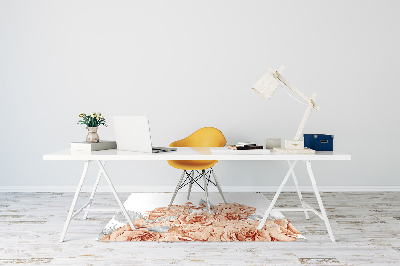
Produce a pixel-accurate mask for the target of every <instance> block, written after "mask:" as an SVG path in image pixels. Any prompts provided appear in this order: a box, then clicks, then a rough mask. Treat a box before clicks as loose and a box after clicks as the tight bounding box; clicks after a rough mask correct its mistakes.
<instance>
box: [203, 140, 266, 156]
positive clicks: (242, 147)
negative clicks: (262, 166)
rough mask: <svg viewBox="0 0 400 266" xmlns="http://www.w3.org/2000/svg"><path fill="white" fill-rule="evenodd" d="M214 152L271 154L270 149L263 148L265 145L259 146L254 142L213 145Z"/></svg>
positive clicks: (226, 153)
mask: <svg viewBox="0 0 400 266" xmlns="http://www.w3.org/2000/svg"><path fill="white" fill-rule="evenodd" d="M211 153H212V154H221V155H228V154H238V155H239V154H254V155H256V154H260V155H264V154H270V151H269V150H266V149H264V148H263V146H257V144H256V143H254V142H238V144H236V145H227V146H226V147H212V148H211Z"/></svg>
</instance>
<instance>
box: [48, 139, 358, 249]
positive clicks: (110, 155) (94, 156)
mask: <svg viewBox="0 0 400 266" xmlns="http://www.w3.org/2000/svg"><path fill="white" fill-rule="evenodd" d="M43 160H62V161H72V160H74V161H76V160H78V161H85V164H84V168H83V173H82V176H81V179H80V181H79V184H78V187H77V189H76V192H75V196H74V199H73V201H72V204H71V208H70V210H69V213H68V217H67V220H66V221H65V225H64V229H63V231H62V233H61V238H60V242H63V241H64V238H65V234H66V232H67V229H68V225H69V223H70V221H71V219H72V218H73V217H75V216H76V215H77V214H78V213H80V212H81V211H83V210H84V211H85V214H84V217H83V218H84V219H86V217H87V214H88V212H89V211H115V210H99V209H90V206H91V204H92V201H93V198H94V195H95V193H96V189H97V185H98V183H99V181H100V178H101V176H102V175H104V177H105V178H106V180H107V182H108V184H109V186H110V188H111V191H112V192H113V194H114V196H115V199H116V200H117V202H118V204H119V206H120V208H121V210H122V212H123V213H124V215H125V217H126V219H127V221H128V222H129V224H130V225H131V228H135V227H134V226H133V223H132V221H131V219H130V218H129V215H128V213H127V212H126V210H125V208H124V206H123V204H122V202H121V200H120V199H119V197H118V195H117V192H116V191H115V189H114V187H113V185H112V182H111V179H110V177H109V176H108V174H107V172H106V170H105V167H104V165H105V162H106V161H143V160H146V161H164V160H225V161H237V160H240V161H287V162H288V165H289V170H288V172H287V173H286V175H285V177H284V179H283V181H282V183H281V185H280V186H279V188H278V190H277V192H276V193H275V196H274V198H273V200H272V202H271V204H270V206H269V207H268V209H267V211H266V213H265V215H264V218H263V220H262V221H261V223H260V225H259V227H258V229H261V228H262V226H263V224H264V223H265V221H266V219H267V218H268V215H269V214H270V213H271V211H272V210H278V211H304V214H305V216H306V219H309V216H308V212H309V211H311V212H313V213H315V214H316V215H317V216H318V217H320V218H321V219H322V220H323V221H324V222H325V225H326V228H327V230H328V234H329V237H330V239H331V241H332V242H335V238H334V236H333V233H332V230H331V227H330V224H329V220H328V217H327V215H326V212H325V208H324V205H323V203H322V200H321V196H320V194H319V191H318V187H317V184H316V182H315V178H314V174H313V172H312V169H311V161H337V160H351V156H350V155H347V154H343V153H340V152H316V154H313V155H306V154H304V155H303V154H300V155H299V154H274V153H273V152H272V153H271V154H266V155H258V154H257V155H238V154H229V152H227V154H212V153H211V150H210V148H204V147H202V148H177V151H176V152H169V153H141V152H129V151H118V150H103V151H92V152H85V151H71V150H63V151H59V152H55V153H51V154H47V155H44V156H43ZM91 161H97V164H98V165H99V167H100V170H99V173H98V175H97V179H96V182H95V185H94V187H93V190H92V194H91V196H90V199H89V201H88V202H87V203H86V204H84V205H83V206H82V207H81V208H80V209H78V210H77V211H75V212H74V210H75V205H76V202H77V200H78V196H79V193H80V191H81V188H82V185H83V182H84V180H85V177H86V173H87V169H88V166H89V163H90V162H91ZM298 161H304V162H305V163H306V166H307V171H308V174H309V177H310V180H311V184H312V186H313V189H314V192H315V196H316V198H317V201H318V205H319V208H320V210H321V213H319V212H318V211H316V210H315V209H314V208H312V207H311V206H310V205H309V204H307V203H306V202H305V201H304V200H303V198H302V195H301V191H300V189H299V186H298V182H297V178H296V175H295V173H294V170H293V169H294V167H295V165H296V163H297V162H298ZM290 176H291V177H292V178H293V180H294V183H295V186H296V189H297V194H298V196H299V199H300V204H301V205H302V208H274V205H275V203H276V201H277V199H278V197H279V194H280V193H281V192H282V189H283V187H284V186H285V184H286V182H287V180H288V179H289V177H290Z"/></svg>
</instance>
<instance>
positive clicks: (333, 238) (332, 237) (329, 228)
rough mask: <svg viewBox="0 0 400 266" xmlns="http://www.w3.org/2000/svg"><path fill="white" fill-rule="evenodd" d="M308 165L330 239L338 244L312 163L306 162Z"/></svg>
mask: <svg viewBox="0 0 400 266" xmlns="http://www.w3.org/2000/svg"><path fill="white" fill-rule="evenodd" d="M306 164H307V171H308V175H309V176H310V180H311V184H312V187H313V189H314V193H315V197H316V198H317V201H318V205H319V208H320V210H321V214H322V218H323V220H324V222H325V226H326V229H327V230H328V234H329V237H330V239H331V241H332V242H336V241H335V237H334V236H333V233H332V229H331V225H330V224H329V220H328V216H327V215H326V212H325V207H324V204H323V203H322V200H321V196H320V195H319V191H318V187H317V183H316V182H315V178H314V174H313V171H312V169H311V161H306Z"/></svg>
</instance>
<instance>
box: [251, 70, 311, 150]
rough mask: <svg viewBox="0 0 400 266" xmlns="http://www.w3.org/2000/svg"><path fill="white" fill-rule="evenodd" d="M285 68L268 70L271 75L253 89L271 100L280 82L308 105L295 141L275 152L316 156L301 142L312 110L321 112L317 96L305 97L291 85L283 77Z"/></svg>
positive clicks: (287, 142)
mask: <svg viewBox="0 0 400 266" xmlns="http://www.w3.org/2000/svg"><path fill="white" fill-rule="evenodd" d="M284 68H285V67H284V66H281V67H280V68H279V69H278V70H277V71H275V70H273V69H272V68H268V71H269V72H271V73H267V74H265V75H264V76H263V77H262V78H261V79H260V80H259V81H258V82H257V83H256V85H254V87H253V88H252V89H253V90H255V91H256V92H257V93H259V94H260V95H261V96H262V97H263V98H264V99H265V100H268V99H269V98H271V96H272V94H273V93H274V92H275V90H276V89H277V88H278V86H279V85H280V82H282V83H283V84H285V85H286V86H287V87H289V88H290V89H291V90H292V91H294V92H295V93H297V94H298V95H299V96H300V97H301V98H303V100H304V101H306V102H307V103H308V106H307V109H306V112H305V114H304V116H303V119H302V120H301V123H300V126H299V129H298V130H297V133H296V136H295V137H294V140H285V148H274V151H275V152H277V153H294V154H301V153H306V154H314V153H315V151H314V150H311V149H308V148H304V141H303V140H300V137H301V135H302V132H303V129H304V126H305V125H306V123H307V120H308V117H309V116H310V113H311V110H312V108H314V109H315V110H317V111H318V110H319V106H318V105H316V104H315V100H316V98H317V94H316V93H313V95H312V96H311V99H310V98H308V97H307V96H305V95H304V94H303V93H302V92H301V91H299V90H298V89H297V88H296V87H294V86H293V85H292V84H290V83H289V82H288V81H287V80H286V79H285V78H284V77H282V76H281V73H282V71H283V69H284Z"/></svg>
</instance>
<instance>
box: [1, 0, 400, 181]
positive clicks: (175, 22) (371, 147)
mask: <svg viewBox="0 0 400 266" xmlns="http://www.w3.org/2000/svg"><path fill="white" fill-rule="evenodd" d="M399 10H400V2H399V1H231V0H229V1H214V0H213V1H187V0H181V1H152V0H151V1H149V0H146V1H98V0H96V1H19V0H13V1H7V0H0V108H1V109H0V114H1V125H0V152H1V153H0V167H1V170H0V175H1V176H0V186H2V187H7V186H75V185H76V184H77V180H78V178H79V176H80V173H81V170H82V163H80V162H53V161H43V160H42V155H43V154H46V153H51V152H54V151H57V150H61V149H67V148H68V147H69V143H70V142H71V141H81V140H84V138H85V136H86V130H85V127H84V126H83V125H76V122H77V120H78V114H79V113H81V112H92V111H100V112H102V114H103V115H104V116H105V117H106V119H108V121H109V127H108V128H105V127H102V128H100V129H99V134H100V137H101V138H102V139H114V138H115V137H114V132H113V124H112V117H113V116H114V115H147V116H148V117H149V118H150V123H151V130H152V138H153V144H154V145H155V146H162V145H166V146H167V145H169V143H171V142H172V141H175V140H177V139H180V138H183V137H186V136H187V135H189V134H190V133H192V132H193V131H195V130H197V129H198V128H201V127H204V126H213V127H217V128H219V129H220V130H221V131H222V132H223V133H224V134H225V136H226V138H227V140H228V143H230V144H233V143H236V142H237V141H256V142H257V143H259V144H261V143H262V142H263V139H264V138H265V137H281V138H282V139H283V140H284V139H293V137H294V135H295V132H296V130H297V127H298V124H299V123H300V120H301V118H302V116H303V113H304V111H305V106H303V105H301V104H299V103H297V102H295V101H294V100H292V99H291V98H289V96H288V95H286V93H285V92H284V91H283V90H282V89H280V90H279V91H277V92H276V93H275V94H274V96H273V97H272V98H271V100H269V101H265V100H264V99H262V98H261V97H259V96H258V95H257V94H256V93H254V92H253V91H252V90H250V88H251V87H252V86H253V85H254V84H255V82H257V81H258V79H259V78H261V76H262V75H264V74H265V73H266V72H267V68H268V67H269V66H272V67H274V68H277V67H279V66H280V65H281V64H282V65H284V66H286V69H285V71H284V72H283V74H284V76H285V77H286V78H287V79H288V80H290V81H291V82H292V83H293V84H294V85H295V86H296V87H298V88H299V89H300V90H301V91H303V92H304V93H305V94H306V95H309V96H311V94H312V93H313V92H316V93H317V94H318V98H317V103H318V105H320V106H321V110H320V111H319V112H313V113H312V115H311V117H310V119H309V122H308V124H307V126H306V128H305V130H304V133H326V134H334V135H335V140H334V149H335V150H337V151H342V152H346V153H350V154H351V155H352V156H353V157H352V161H348V162H316V163H314V171H315V174H316V176H317V178H318V184H319V185H324V186H368V185H370V186H378V185H379V186H383V185H384V186H399V185H400V178H399V173H400V171H399V170H400V169H399V159H400V156H399V148H400V145H399V143H400V142H398V141H397V140H398V139H399V135H400V130H399V118H398V117H399V110H400V108H399V104H398V102H399V98H400V92H399V83H398V82H399V79H398V75H399V74H398V73H399V70H400V64H399V62H400V52H399V51H400V37H399V25H400V19H399V16H398V11H399ZM391 143H394V144H391ZM108 167H109V172H110V174H112V175H113V177H114V183H115V185H117V186H124V185H126V186H136V185H137V186H151V185H158V186H174V185H175V184H176V182H177V181H178V179H179V176H180V171H178V170H176V169H173V168H171V167H170V166H169V165H167V163H166V162H110V163H109V164H108ZM286 169H287V165H286V163H285V162H281V163H262V162H219V163H218V164H217V165H216V167H215V170H216V171H217V174H218V176H219V179H220V182H221V183H222V184H223V185H225V186H255V185H259V186H270V185H271V186H275V185H277V184H279V183H280V181H281V178H282V175H283V174H284V173H285V172H286ZM297 169H298V170H297V173H298V176H300V182H301V183H302V184H304V185H309V182H308V181H307V179H306V178H305V174H306V172H305V166H304V165H302V164H301V165H300V166H299V167H297ZM96 171H97V169H95V167H93V169H91V171H90V174H91V179H90V180H93V179H94V175H95V172H96Z"/></svg>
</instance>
